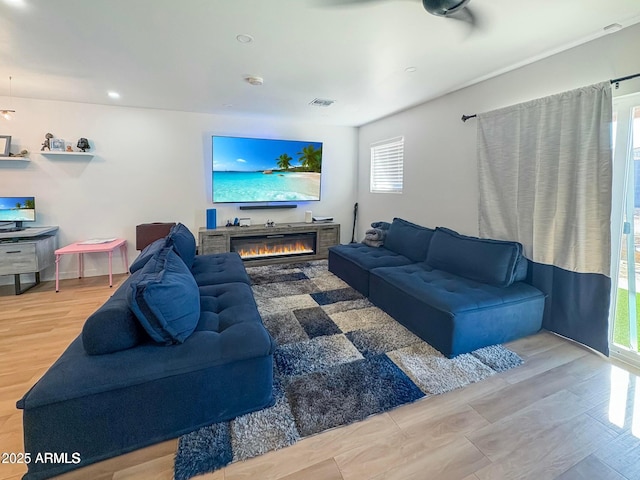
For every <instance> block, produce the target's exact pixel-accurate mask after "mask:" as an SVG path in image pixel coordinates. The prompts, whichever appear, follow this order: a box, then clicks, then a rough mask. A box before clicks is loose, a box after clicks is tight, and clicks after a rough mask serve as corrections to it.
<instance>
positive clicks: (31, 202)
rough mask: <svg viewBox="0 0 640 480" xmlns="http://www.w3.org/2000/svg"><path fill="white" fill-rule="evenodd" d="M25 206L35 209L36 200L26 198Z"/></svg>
mask: <svg viewBox="0 0 640 480" xmlns="http://www.w3.org/2000/svg"><path fill="white" fill-rule="evenodd" d="M24 208H30V209H34V208H36V202H34V201H33V200H32V199H29V200H25V201H24Z"/></svg>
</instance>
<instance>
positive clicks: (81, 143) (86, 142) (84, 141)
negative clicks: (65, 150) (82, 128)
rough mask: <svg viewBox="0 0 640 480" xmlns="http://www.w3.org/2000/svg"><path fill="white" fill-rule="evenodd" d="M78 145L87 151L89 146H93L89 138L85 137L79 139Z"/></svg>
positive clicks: (83, 150) (81, 149)
mask: <svg viewBox="0 0 640 480" xmlns="http://www.w3.org/2000/svg"><path fill="white" fill-rule="evenodd" d="M76 147H78V148H79V149H80V151H82V152H86V151H87V149H88V148H91V145H89V140H87V139H86V138H84V137H81V138H80V139H79V140H78V144H77V145H76Z"/></svg>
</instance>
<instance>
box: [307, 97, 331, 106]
mask: <svg viewBox="0 0 640 480" xmlns="http://www.w3.org/2000/svg"><path fill="white" fill-rule="evenodd" d="M333 103H335V100H327V99H326V98H314V99H313V100H311V101H310V102H309V105H313V106H315V107H329V106H331V105H332V104H333Z"/></svg>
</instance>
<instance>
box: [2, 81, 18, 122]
mask: <svg viewBox="0 0 640 480" xmlns="http://www.w3.org/2000/svg"><path fill="white" fill-rule="evenodd" d="M12 100H13V96H12V94H11V77H9V107H11V106H12V103H13V101H12ZM13 113H16V111H15V110H11V109H2V110H0V115H2V117H3V118H4V119H5V120H11V119H12V118H13V116H12V114H13Z"/></svg>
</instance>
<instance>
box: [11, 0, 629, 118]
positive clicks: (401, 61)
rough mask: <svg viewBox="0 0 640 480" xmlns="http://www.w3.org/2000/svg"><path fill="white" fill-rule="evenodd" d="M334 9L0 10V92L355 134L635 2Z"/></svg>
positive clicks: (85, 2)
mask: <svg viewBox="0 0 640 480" xmlns="http://www.w3.org/2000/svg"><path fill="white" fill-rule="evenodd" d="M342 1H344V0H0V95H8V94H9V76H12V82H11V83H12V93H13V96H14V97H27V98H37V99H51V100H64V101H72V102H85V103H96V104H117V105H126V106H135V107H148V108H161V109H169V110H181V111H189V112H202V113H220V114H225V115H231V114H242V115H265V116H269V117H283V118H287V119H289V120H301V121H315V122H321V123H325V124H334V125H350V126H357V125H362V124H364V123H367V122H370V121H372V120H375V119H378V118H380V117H383V116H385V115H388V114H391V113H393V112H396V111H399V110H402V109H404V108H407V107H409V106H412V105H416V104H419V103H422V102H424V101H426V100H429V99H432V98H435V97H437V96H440V95H442V94H444V93H447V92H450V91H453V90H456V89H458V88H461V87H463V86H466V85H470V84H472V83H475V82H477V81H480V80H482V79H485V78H489V77H491V76H494V75H496V74H499V73H502V72H505V71H508V70H510V69H512V68H515V67H517V66H521V65H524V64H526V63H529V62H531V61H534V60H537V59H539V58H543V57H544V56H547V55H549V54H552V53H556V52H558V51H561V50H564V49H566V48H570V47H572V46H575V45H578V44H580V43H583V42H585V41H588V40H592V39H594V38H596V37H598V36H601V35H604V32H603V27H605V26H607V25H609V24H613V23H619V24H620V25H622V26H623V27H628V26H630V25H632V24H635V23H638V22H640V1H639V0H538V1H535V0H471V3H470V4H469V6H470V7H472V10H473V11H474V13H475V14H476V16H477V17H478V19H479V21H480V25H479V27H478V28H475V29H471V28H470V27H469V25H468V24H466V23H464V22H460V21H457V20H452V19H447V18H441V17H435V16H432V15H429V14H428V13H427V12H426V11H425V10H424V9H423V7H422V4H421V2H420V0H370V1H368V2H363V3H358V4H355V5H353V4H352V5H343V4H341V3H342ZM238 34H249V35H251V36H253V38H254V41H253V42H252V43H248V44H243V43H240V42H238V41H237V40H236V36H237V35H238ZM407 67H415V68H416V71H415V72H413V73H408V72H406V71H405V69H406V68H407ZM630 73H635V72H630ZM246 75H258V76H261V77H263V78H264V85H262V86H251V85H249V84H248V83H246V82H245V81H244V80H243V78H244V77H245V76H246ZM109 90H114V91H117V92H119V93H120V94H121V98H120V99H118V100H112V99H110V98H108V97H107V91H109ZM316 97H320V98H327V99H333V100H335V104H334V105H332V106H330V107H314V106H310V105H309V102H310V101H312V100H313V99H314V98H316ZM0 107H4V106H3V105H0ZM4 108H6V107H4Z"/></svg>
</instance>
